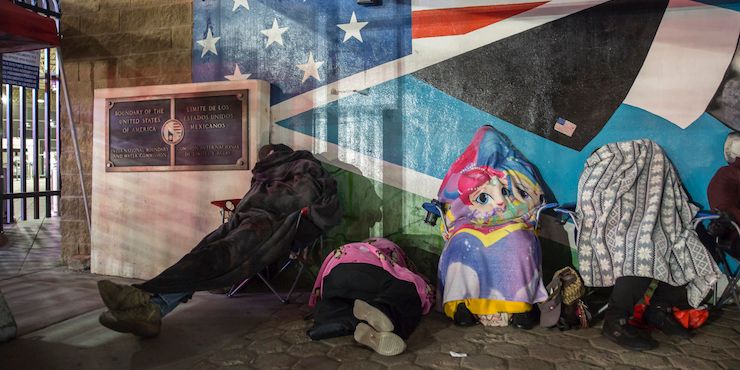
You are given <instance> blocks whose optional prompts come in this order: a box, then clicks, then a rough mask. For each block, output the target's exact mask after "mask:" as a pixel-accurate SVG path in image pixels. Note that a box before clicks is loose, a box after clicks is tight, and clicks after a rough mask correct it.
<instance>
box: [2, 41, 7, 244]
mask: <svg viewBox="0 0 740 370" xmlns="http://www.w3.org/2000/svg"><path fill="white" fill-rule="evenodd" d="M2 61H3V53H0V106H2V102H1V101H2V95H3V92H2V88H3V62H2ZM0 111H2V109H0ZM1 121H2V120H0V123H1ZM0 142H2V140H0ZM0 152H2V150H0ZM2 165H3V163H2V160H0V172H2ZM3 180H5V179H0V246H3V245H5V243H6V242H7V241H8V240H7V238H5V231H4V230H3V224H4V223H5V222H4V220H3V217H4V214H5V202H4V201H3V195H5V184H4V181H3Z"/></svg>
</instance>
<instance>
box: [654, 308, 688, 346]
mask: <svg viewBox="0 0 740 370" xmlns="http://www.w3.org/2000/svg"><path fill="white" fill-rule="evenodd" d="M644 317H645V322H646V323H647V324H649V325H651V326H654V327H656V328H658V329H659V330H660V331H662V332H663V333H665V334H666V335H672V336H676V337H680V338H691V337H693V336H694V334H693V333H692V332H691V331H689V329H686V328H684V327H683V325H681V323H679V322H678V320H676V317H675V316H673V308H671V307H662V306H656V305H650V306H648V307H647V309H645V315H644Z"/></svg>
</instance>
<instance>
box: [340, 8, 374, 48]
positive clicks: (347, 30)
mask: <svg viewBox="0 0 740 370" xmlns="http://www.w3.org/2000/svg"><path fill="white" fill-rule="evenodd" d="M368 23H369V22H358V21H357V16H356V15H355V12H352V18H350V19H349V23H343V24H338V25H337V27H339V28H341V29H342V30H343V31H344V40H342V42H347V40H349V39H351V38H353V37H354V38H356V39H358V40H360V42H362V34H360V30H361V29H362V27H365V26H367V24H368Z"/></svg>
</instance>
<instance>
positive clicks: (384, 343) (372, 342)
mask: <svg viewBox="0 0 740 370" xmlns="http://www.w3.org/2000/svg"><path fill="white" fill-rule="evenodd" d="M355 340H356V341H357V342H358V343H360V344H364V345H366V346H368V347H370V348H372V349H373V351H375V352H377V353H378V354H381V355H383V356H395V355H398V354H400V353H402V352H403V351H404V350H405V349H406V343H405V342H404V341H403V339H401V337H399V336H398V335H396V334H394V333H392V332H387V331H376V330H375V329H373V328H372V327H371V326H370V325H367V324H365V323H363V322H361V323H359V324H357V328H355Z"/></svg>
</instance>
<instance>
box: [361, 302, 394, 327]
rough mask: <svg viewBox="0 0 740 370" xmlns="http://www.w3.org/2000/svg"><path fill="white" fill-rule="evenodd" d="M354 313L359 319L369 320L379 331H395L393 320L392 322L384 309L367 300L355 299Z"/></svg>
mask: <svg viewBox="0 0 740 370" xmlns="http://www.w3.org/2000/svg"><path fill="white" fill-rule="evenodd" d="M352 313H353V314H354V315H355V317H356V318H357V319H358V320H360V321H365V322H367V323H368V324H369V325H370V326H372V327H373V329H375V330H377V331H393V322H391V319H389V318H388V316H386V315H385V314H384V313H383V311H381V310H379V309H377V308H376V307H373V306H372V305H371V304H369V303H367V302H365V301H361V300H359V299H355V305H354V307H353V308H352Z"/></svg>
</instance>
